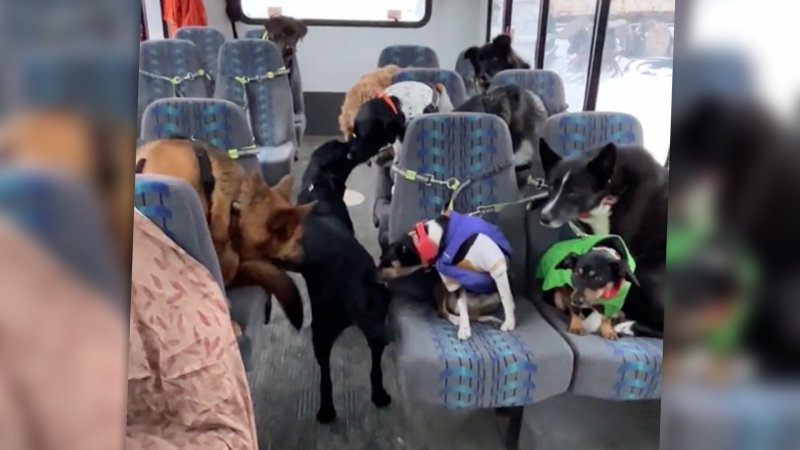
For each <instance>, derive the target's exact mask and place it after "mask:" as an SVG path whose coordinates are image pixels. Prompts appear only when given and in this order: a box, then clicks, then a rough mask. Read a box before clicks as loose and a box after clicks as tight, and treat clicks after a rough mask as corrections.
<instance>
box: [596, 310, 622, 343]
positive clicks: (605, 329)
mask: <svg viewBox="0 0 800 450" xmlns="http://www.w3.org/2000/svg"><path fill="white" fill-rule="evenodd" d="M600 335H601V336H603V337H604V338H606V339H608V340H611V341H616V340H617V339H619V335H618V334H617V332H616V331H614V326H613V325H612V324H611V319H610V318H608V317H605V316H603V319H602V321H601V322H600Z"/></svg>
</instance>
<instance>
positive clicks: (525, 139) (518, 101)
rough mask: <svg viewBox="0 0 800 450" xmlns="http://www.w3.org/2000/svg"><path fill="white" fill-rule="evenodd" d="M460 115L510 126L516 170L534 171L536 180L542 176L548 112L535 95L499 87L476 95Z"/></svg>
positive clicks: (514, 88)
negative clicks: (497, 119) (484, 116)
mask: <svg viewBox="0 0 800 450" xmlns="http://www.w3.org/2000/svg"><path fill="white" fill-rule="evenodd" d="M456 111H461V112H482V113H488V114H494V115H496V116H498V117H500V118H501V119H503V121H504V122H505V123H506V124H507V125H508V129H509V131H510V132H511V143H512V145H513V148H514V166H515V167H517V168H518V169H527V168H529V167H531V168H533V173H532V175H533V176H542V175H544V174H543V173H541V168H539V167H538V164H536V162H537V159H538V158H537V157H536V155H537V154H538V148H537V147H538V144H539V137H540V135H541V128H542V125H544V122H545V121H546V120H547V117H548V113H547V108H546V107H545V105H544V102H543V101H542V99H541V98H540V97H539V96H538V95H536V94H534V93H533V92H531V91H529V90H527V89H524V88H522V87H520V86H517V85H515V84H509V85H504V86H496V87H493V88H492V89H489V91H487V92H486V93H484V94H479V95H475V96H473V97H472V98H470V99H469V100H467V101H466V102H465V103H464V104H462V105H461V106H459V107H458V108H456Z"/></svg>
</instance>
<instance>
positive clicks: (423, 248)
mask: <svg viewBox="0 0 800 450" xmlns="http://www.w3.org/2000/svg"><path fill="white" fill-rule="evenodd" d="M510 255H511V244H510V243H509V242H508V240H507V239H506V238H505V236H504V235H503V232H502V231H500V228H498V227H497V226H496V225H493V224H491V223H489V222H486V221H485V220H483V219H481V218H479V217H474V216H470V215H466V214H460V213H457V212H452V211H451V212H449V213H445V214H443V215H441V216H439V217H437V218H436V219H433V220H427V221H420V222H417V223H416V224H415V225H414V229H413V230H411V231H410V232H409V233H407V234H404V235H403V236H402V237H400V239H398V240H397V241H396V242H394V243H392V244H391V245H390V246H389V247H388V248H387V249H386V251H385V252H384V253H383V255H382V256H381V262H380V266H379V269H378V270H379V279H381V280H382V281H384V282H386V281H389V280H392V279H396V278H399V277H404V276H407V275H410V274H412V273H414V272H417V271H419V270H429V269H435V270H436V271H437V272H438V274H439V276H440V278H441V281H442V283H441V284H440V285H439V286H438V287H443V288H444V292H441V289H436V290H435V291H437V292H435V294H436V295H435V297H436V303H437V309H438V312H439V314H440V315H441V316H442V317H443V318H445V319H447V320H449V321H450V322H451V323H452V324H453V325H455V326H456V327H458V338H459V339H461V340H464V339H469V338H470V337H471V336H472V330H471V327H470V321H476V322H496V323H499V324H500V329H501V330H503V331H511V330H513V329H514V328H515V327H516V316H515V314H514V296H513V294H512V293H511V284H510V283H509V280H508V257H509V256H510ZM498 306H502V309H503V313H504V318H503V320H500V319H498V318H497V317H495V316H493V315H491V313H492V312H493V311H494V310H496V309H497V307H498Z"/></svg>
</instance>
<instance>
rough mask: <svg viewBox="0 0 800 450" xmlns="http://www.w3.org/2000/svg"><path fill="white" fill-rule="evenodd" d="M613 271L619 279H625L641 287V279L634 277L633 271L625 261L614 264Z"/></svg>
mask: <svg viewBox="0 0 800 450" xmlns="http://www.w3.org/2000/svg"><path fill="white" fill-rule="evenodd" d="M611 270H612V271H613V272H614V275H615V276H616V277H617V279H620V278H623V279H625V280H628V281H630V282H631V283H632V284H634V285H635V286H637V287H641V284H639V279H638V278H636V275H634V273H633V271H632V270H631V268H630V266H629V265H628V262H627V261H625V260H624V259H621V260H619V261H614V262H612V263H611Z"/></svg>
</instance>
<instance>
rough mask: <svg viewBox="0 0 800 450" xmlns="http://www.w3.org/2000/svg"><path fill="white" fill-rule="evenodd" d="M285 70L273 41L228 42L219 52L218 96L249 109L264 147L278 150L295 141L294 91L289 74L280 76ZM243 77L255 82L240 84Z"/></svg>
mask: <svg viewBox="0 0 800 450" xmlns="http://www.w3.org/2000/svg"><path fill="white" fill-rule="evenodd" d="M281 69H283V70H285V67H284V66H283V57H282V56H281V53H280V50H278V47H276V46H275V44H273V43H272V42H269V41H264V40H255V39H239V40H235V41H228V42H225V43H224V44H222V47H221V48H220V51H219V75H218V76H217V80H216V89H215V93H214V96H215V97H216V98H222V99H226V100H229V101H232V102H234V103H236V104H237V105H239V106H240V107H242V108H244V109H245V112H246V113H247V114H248V116H249V118H250V124H251V127H252V130H253V135H254V136H255V139H256V143H257V144H258V145H260V146H272V147H277V146H280V145H282V144H284V143H286V142H290V141H292V142H293V141H294V140H295V131H294V106H293V101H292V91H291V88H290V86H289V77H288V74H283V75H278V73H279V71H280V70H281ZM239 77H247V78H249V79H251V80H252V81H250V82H249V83H246V84H243V83H241V82H240V81H237V79H240V78H239ZM265 77H269V78H265ZM256 78H264V79H258V80H256Z"/></svg>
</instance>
